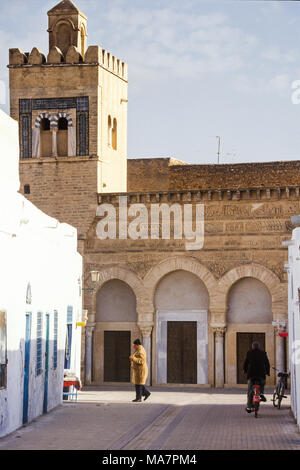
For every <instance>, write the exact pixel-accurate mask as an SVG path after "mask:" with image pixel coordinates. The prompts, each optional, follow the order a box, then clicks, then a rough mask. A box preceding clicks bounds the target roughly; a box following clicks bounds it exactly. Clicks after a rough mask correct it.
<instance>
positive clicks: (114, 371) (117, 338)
mask: <svg viewBox="0 0 300 470" xmlns="http://www.w3.org/2000/svg"><path fill="white" fill-rule="evenodd" d="M129 356H130V331H104V382H130V361H129Z"/></svg>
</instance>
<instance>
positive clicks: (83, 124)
mask: <svg viewBox="0 0 300 470" xmlns="http://www.w3.org/2000/svg"><path fill="white" fill-rule="evenodd" d="M76 134H77V155H79V156H86V155H88V154H89V114H88V112H86V111H82V112H79V113H78V112H77V131H76Z"/></svg>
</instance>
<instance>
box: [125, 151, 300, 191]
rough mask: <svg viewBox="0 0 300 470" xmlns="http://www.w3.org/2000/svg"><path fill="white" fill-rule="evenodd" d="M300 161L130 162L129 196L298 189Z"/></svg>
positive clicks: (163, 159)
mask: <svg viewBox="0 0 300 470" xmlns="http://www.w3.org/2000/svg"><path fill="white" fill-rule="evenodd" d="M299 178H300V162H299V161H296V160H295V161H282V162H260V163H237V164H220V165H215V164H210V165H205V164H198V165H190V164H187V163H186V164H185V163H183V162H180V161H178V160H174V159H172V158H157V159H156V158H145V159H132V160H128V187H127V190H128V192H138V191H141V192H142V191H168V190H170V191H171V190H172V191H182V190H189V189H190V190H201V189H203V190H204V189H223V188H224V189H238V188H245V187H247V188H256V187H257V188H260V187H262V188H263V187H267V186H274V187H276V186H277V187H281V186H285V185H297V184H298V182H299Z"/></svg>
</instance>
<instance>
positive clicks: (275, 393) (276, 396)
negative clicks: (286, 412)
mask: <svg viewBox="0 0 300 470" xmlns="http://www.w3.org/2000/svg"><path fill="white" fill-rule="evenodd" d="M272 402H273V406H275V408H277V406H278V392H277V387H276V388H275V390H274V393H273V398H272Z"/></svg>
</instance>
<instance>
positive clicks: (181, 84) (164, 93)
mask: <svg viewBox="0 0 300 470" xmlns="http://www.w3.org/2000/svg"><path fill="white" fill-rule="evenodd" d="M57 3H59V1H58V0H57V1H55V0H43V1H42V0H26V1H24V0H1V1H0V108H1V109H3V110H4V111H6V112H9V104H8V103H9V99H8V69H7V63H8V49H9V48H13V47H19V48H20V49H22V50H23V51H25V52H27V51H31V50H32V48H33V47H38V48H40V49H41V50H42V51H44V53H45V54H46V55H47V54H48V33H47V22H48V17H47V11H48V10H49V9H50V8H52V7H53V6H54V5H56V4H57ZM74 3H75V4H76V5H77V6H78V7H79V8H80V9H81V10H82V11H83V12H84V13H85V14H86V15H87V16H88V45H95V44H97V45H100V46H101V47H103V48H104V49H106V50H108V51H109V52H111V53H112V54H113V55H115V56H116V57H118V58H120V59H122V60H123V61H125V62H127V64H128V71H129V84H128V87H129V88H128V90H129V91H128V94H129V102H128V158H147V157H152V158H153V157H173V158H176V159H179V160H183V161H185V162H188V163H196V164H204V163H216V162H217V151H218V139H217V136H219V137H220V163H221V164H222V163H240V162H252V161H256V162H257V161H277V160H297V159H299V157H300V104H297V101H295V99H293V93H294V92H295V90H294V89H293V88H292V87H293V86H297V87H298V88H299V90H300V2H298V1H270V0H268V1H262V0H261V1H259V0H257V1H255V0H252V1H250V0H249V1H247V0H232V1H230V0H184V1H182V0H74ZM297 80H299V84H297ZM298 88H296V91H297V89H298ZM299 96H300V93H299Z"/></svg>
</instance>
